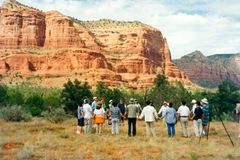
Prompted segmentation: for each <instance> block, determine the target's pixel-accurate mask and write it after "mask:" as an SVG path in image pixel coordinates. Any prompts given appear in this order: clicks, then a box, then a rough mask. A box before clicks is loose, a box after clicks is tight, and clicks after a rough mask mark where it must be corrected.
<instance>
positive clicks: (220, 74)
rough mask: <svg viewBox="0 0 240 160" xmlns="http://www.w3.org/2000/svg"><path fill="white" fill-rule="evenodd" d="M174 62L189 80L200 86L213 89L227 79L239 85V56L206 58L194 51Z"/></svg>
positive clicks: (225, 55) (222, 55) (227, 55)
mask: <svg viewBox="0 0 240 160" xmlns="http://www.w3.org/2000/svg"><path fill="white" fill-rule="evenodd" d="M174 62H175V64H176V65H177V66H178V67H179V68H180V69H181V70H183V71H184V72H185V73H186V74H187V75H188V76H189V79H190V80H192V81H194V82H197V83H198V84H200V85H202V86H205V87H211V86H212V87H214V86H217V85H218V84H219V83H220V82H221V81H223V80H226V79H227V78H230V79H231V80H233V81H234V82H235V83H236V84H238V85H240V54H221V55H218V54H217V55H212V56H208V57H206V56H204V55H203V54H202V53H201V52H200V51H195V52H193V53H190V54H188V55H186V56H183V57H182V58H181V59H178V60H174Z"/></svg>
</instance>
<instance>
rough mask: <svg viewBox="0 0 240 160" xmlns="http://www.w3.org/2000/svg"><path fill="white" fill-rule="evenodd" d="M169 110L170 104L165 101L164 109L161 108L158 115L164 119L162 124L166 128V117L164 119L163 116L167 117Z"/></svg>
mask: <svg viewBox="0 0 240 160" xmlns="http://www.w3.org/2000/svg"><path fill="white" fill-rule="evenodd" d="M167 108H168V102H166V101H164V102H163V105H162V107H161V108H160V110H159V112H158V115H159V116H161V119H162V123H163V125H164V126H167V124H166V117H164V116H163V115H166V114H165V112H166V109H167Z"/></svg>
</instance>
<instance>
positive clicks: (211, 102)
mask: <svg viewBox="0 0 240 160" xmlns="http://www.w3.org/2000/svg"><path fill="white" fill-rule="evenodd" d="M209 105H210V106H211V107H212V110H213V111H215V113H217V116H218V118H219V119H220V121H221V123H222V125H223V128H224V130H225V132H226V133H227V136H228V138H229V140H230V142H231V144H232V146H233V147H234V143H233V141H232V138H231V136H230V134H229V132H228V130H227V128H226V126H225V124H224V122H223V120H222V117H221V116H220V115H219V114H218V113H219V111H218V110H217V109H216V108H215V106H214V105H213V100H212V99H210V104H209ZM211 115H212V114H210V115H209V121H208V133H207V140H208V135H209V129H210V121H211ZM202 133H203V131H202ZM201 138H202V134H201V135H200V137H199V144H200V142H201Z"/></svg>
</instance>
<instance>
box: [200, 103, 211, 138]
mask: <svg viewBox="0 0 240 160" xmlns="http://www.w3.org/2000/svg"><path fill="white" fill-rule="evenodd" d="M201 102H202V106H203V108H202V110H203V119H202V126H203V135H204V136H207V135H208V122H209V119H210V113H209V105H208V100H207V99H206V98H203V99H202V100H201Z"/></svg>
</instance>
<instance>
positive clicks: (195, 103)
mask: <svg viewBox="0 0 240 160" xmlns="http://www.w3.org/2000/svg"><path fill="white" fill-rule="evenodd" d="M192 105H193V107H192V110H191V112H192V114H194V111H195V109H196V108H197V101H196V100H195V99H193V100H192Z"/></svg>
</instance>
